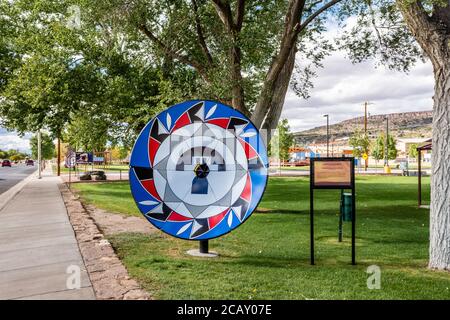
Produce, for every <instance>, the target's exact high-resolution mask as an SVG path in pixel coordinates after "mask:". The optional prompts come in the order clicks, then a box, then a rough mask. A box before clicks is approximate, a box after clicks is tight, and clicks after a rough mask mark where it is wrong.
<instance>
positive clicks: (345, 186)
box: [309, 157, 356, 265]
mask: <svg viewBox="0 0 450 320" xmlns="http://www.w3.org/2000/svg"><path fill="white" fill-rule="evenodd" d="M319 161H349V162H350V183H349V184H340V185H336V184H330V185H324V184H320V185H316V183H315V181H314V169H315V163H316V162H319ZM309 181H310V187H309V192H310V195H309V199H310V210H309V212H310V244H311V248H310V249H311V265H314V264H315V258H314V189H341V190H343V189H351V191H352V265H356V245H355V244H356V202H355V196H356V188H355V158H354V157H341V158H337V157H325V158H313V159H311V160H310V171H309Z"/></svg>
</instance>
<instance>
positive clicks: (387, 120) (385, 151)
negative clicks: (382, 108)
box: [384, 116, 389, 168]
mask: <svg viewBox="0 0 450 320" xmlns="http://www.w3.org/2000/svg"><path fill="white" fill-rule="evenodd" d="M388 143H389V118H388V116H386V139H385V142H384V166H385V167H386V168H388V167H389V158H388V152H389V148H388Z"/></svg>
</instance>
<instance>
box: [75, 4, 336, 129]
mask: <svg viewBox="0 0 450 320" xmlns="http://www.w3.org/2000/svg"><path fill="white" fill-rule="evenodd" d="M339 2H341V1H340V0H330V1H323V2H322V1H314V0H307V1H304V0H289V1H271V0H262V1H258V2H256V1H245V0H237V1H224V0H211V1H202V0H189V1H188V0H185V1H169V0H166V1H159V0H158V1H156V0H153V1H147V0H136V1H134V2H132V3H130V2H129V1H125V0H122V1H121V0H119V1H114V2H112V1H105V0H102V1H96V2H95V3H94V2H90V1H82V2H80V3H82V5H83V6H84V7H82V8H84V9H83V10H86V11H88V12H89V10H91V11H90V12H93V13H94V15H93V16H92V19H93V20H94V21H96V22H97V23H98V25H100V26H103V25H107V26H112V29H119V30H120V32H121V33H122V34H125V35H126V36H127V40H128V41H129V42H128V43H129V44H131V45H135V46H137V47H139V48H141V54H143V55H152V56H154V57H155V60H156V61H165V62H166V63H167V64H168V65H174V66H176V67H177V68H180V69H182V70H183V69H184V70H193V71H195V83H196V86H197V87H199V88H201V90H200V91H199V92H201V94H202V96H203V97H204V98H213V99H217V100H220V101H222V102H226V103H228V104H231V105H232V106H233V107H234V108H236V109H238V110H240V111H242V112H244V113H246V114H251V115H252V120H253V121H254V123H255V124H256V126H257V127H260V128H261V127H262V128H268V129H269V128H270V129H275V128H276V126H277V123H278V120H279V117H280V114H281V109H282V106H283V103H284V99H285V94H286V90H287V87H288V85H289V81H290V79H291V75H292V72H293V69H294V66H295V57H296V54H297V56H299V57H300V56H301V57H304V58H305V59H304V61H305V62H306V61H307V60H308V61H311V63H309V64H307V65H308V66H310V65H317V64H319V63H320V60H321V59H323V57H324V56H326V54H327V52H329V50H330V48H331V46H330V44H329V43H328V42H327V41H326V40H325V39H324V38H323V37H322V36H321V33H322V32H323V31H324V30H325V24H324V18H325V17H326V16H327V14H328V13H330V12H331V11H330V10H329V9H330V8H331V7H333V6H337V5H338V3H339ZM125 8H126V9H125ZM180 17H183V19H180ZM307 42H308V44H307ZM298 67H299V68H300V70H301V71H304V72H300V74H301V76H300V79H301V80H303V79H308V77H309V76H310V75H311V69H306V68H301V67H300V65H298ZM297 84H298V85H297V86H294V87H295V88H296V89H297V90H296V91H297V92H299V94H302V95H304V96H307V93H306V92H305V91H306V90H307V88H308V85H310V83H308V85H306V86H303V85H302V84H303V81H298V82H297Z"/></svg>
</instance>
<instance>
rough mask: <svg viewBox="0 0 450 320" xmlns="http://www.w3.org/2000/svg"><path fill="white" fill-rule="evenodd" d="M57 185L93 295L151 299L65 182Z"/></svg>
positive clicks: (123, 298) (110, 297) (111, 297)
mask: <svg viewBox="0 0 450 320" xmlns="http://www.w3.org/2000/svg"><path fill="white" fill-rule="evenodd" d="M59 187H60V191H61V195H62V196H63V200H64V203H65V205H66V208H67V213H68V215H69V219H70V222H71V224H72V226H73V230H74V231H75V236H76V238H77V241H78V247H79V248H80V252H81V255H82V257H83V260H84V264H85V266H86V269H87V271H88V273H89V278H90V280H91V283H92V287H93V288H94V292H95V296H96V298H97V299H102V300H105V299H114V300H148V299H151V297H150V295H149V294H148V293H147V292H145V291H144V290H142V289H141V287H140V286H139V285H138V283H137V282H136V281H135V280H133V279H131V278H130V276H129V275H128V271H127V269H126V268H125V266H124V265H123V264H122V262H121V261H120V259H119V258H118V257H117V255H116V253H115V252H114V249H113V248H112V246H111V244H110V243H109V241H108V240H107V239H105V238H104V235H103V234H102V233H101V232H100V230H99V228H98V227H97V224H96V221H95V220H94V218H93V217H91V216H90V214H89V213H88V211H87V210H86V209H85V208H84V206H83V205H82V203H81V202H80V201H79V200H78V197H77V196H76V195H74V194H73V193H72V192H70V190H69V189H68V188H67V186H66V185H65V184H60V185H59ZM111 224H112V225H113V223H111ZM105 228H106V227H105ZM110 230H112V227H111V228H110Z"/></svg>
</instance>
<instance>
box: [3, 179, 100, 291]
mask: <svg viewBox="0 0 450 320" xmlns="http://www.w3.org/2000/svg"><path fill="white" fill-rule="evenodd" d="M58 183H61V180H60V179H59V178H58V177H54V176H52V175H51V173H50V172H46V173H44V174H43V178H42V179H41V180H38V179H32V180H31V181H30V182H28V184H26V185H25V187H24V188H23V189H22V190H21V191H20V192H19V193H18V194H17V195H16V196H15V197H14V198H13V199H11V200H10V201H9V203H8V204H7V205H6V206H5V207H4V208H3V209H2V210H1V211H0V299H95V296H94V292H93V289H92V286H91V282H90V280H89V277H88V274H87V272H86V268H85V266H84V262H83V259H82V257H81V254H80V251H79V248H78V243H77V241H76V239H75V235H74V231H73V229H72V225H71V224H70V222H69V219H68V216H67V211H66V207H65V205H64V202H63V200H62V198H61V194H60V192H59V189H58ZM68 268H69V269H68ZM78 268H79V270H80V271H81V272H80V273H79V274H80V277H79V279H80V281H79V283H80V284H81V285H80V288H79V289H69V288H68V285H67V283H69V286H70V284H73V283H76V282H77V278H76V275H75V274H74V273H68V272H70V271H71V270H75V272H76V270H77V269H78ZM72 272H73V271H72ZM73 279H75V280H74V281H75V282H73V281H72V280H73Z"/></svg>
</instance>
